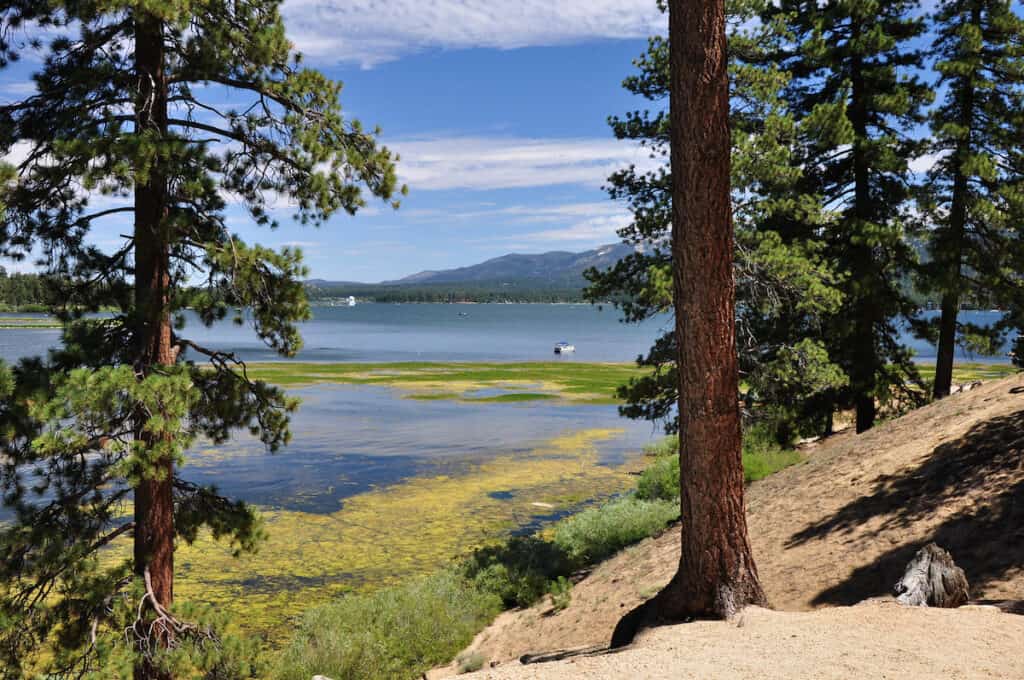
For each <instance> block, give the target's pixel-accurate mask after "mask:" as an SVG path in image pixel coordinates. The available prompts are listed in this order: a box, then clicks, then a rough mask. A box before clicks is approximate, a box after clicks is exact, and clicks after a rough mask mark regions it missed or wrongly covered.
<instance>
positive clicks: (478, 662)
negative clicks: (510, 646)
mask: <svg viewBox="0 0 1024 680" xmlns="http://www.w3.org/2000/svg"><path fill="white" fill-rule="evenodd" d="M455 663H456V665H457V666H458V668H459V673H473V672H476V671H478V670H480V669H481V668H483V667H484V664H485V663H487V659H485V658H484V655H483V654H481V653H480V652H470V653H469V654H466V655H465V656H459V658H457V659H455Z"/></svg>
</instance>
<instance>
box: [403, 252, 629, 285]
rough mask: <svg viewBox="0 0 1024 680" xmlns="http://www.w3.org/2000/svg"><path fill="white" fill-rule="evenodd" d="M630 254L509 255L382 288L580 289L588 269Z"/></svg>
mask: <svg viewBox="0 0 1024 680" xmlns="http://www.w3.org/2000/svg"><path fill="white" fill-rule="evenodd" d="M631 252H633V248H632V247H631V246H628V245H626V244H624V243H615V244H611V245H606V246H601V247H599V248H595V249H593V250H586V251H584V252H582V253H572V252H568V251H564V250H553V251H551V252H547V253H540V254H537V255H524V254H519V253H511V254H509V255H502V256H501V257H495V258H492V259H490V260H487V261H485V262H481V263H480V264H474V265H471V266H468V267H459V268H457V269H445V270H442V271H422V272H419V273H417V274H412V275H411V276H406V277H405V278H402V279H398V280H397V281H385V282H384V283H383V285H392V286H394V285H404V284H423V283H470V282H474V283H479V282H483V281H510V282H511V281H515V282H536V283H551V284H555V285H566V284H572V285H580V286H583V285H585V283H586V281H585V280H584V278H583V272H584V271H586V270H587V269H589V268H590V267H597V268H599V269H603V268H605V267H610V266H611V265H613V264H615V263H616V262H618V261H619V260H620V259H622V258H623V257H625V256H626V255H628V254H629V253H631Z"/></svg>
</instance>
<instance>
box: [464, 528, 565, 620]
mask: <svg viewBox="0 0 1024 680" xmlns="http://www.w3.org/2000/svg"><path fill="white" fill-rule="evenodd" d="M574 566H575V565H573V564H572V562H571V560H570V559H569V556H568V555H567V554H566V552H565V551H564V550H563V549H562V548H561V547H559V546H557V545H555V544H554V543H551V542H550V541H546V540H544V539H543V538H540V537H538V536H513V537H512V538H510V539H509V540H508V541H507V542H506V543H502V544H499V545H492V546H487V547H484V548H480V549H479V550H476V551H474V552H473V554H472V555H470V557H469V558H468V559H467V560H466V561H465V562H464V563H463V565H462V569H463V573H464V574H465V576H466V577H467V578H468V579H470V580H471V581H472V582H473V584H474V585H475V586H476V587H477V588H478V589H480V590H482V591H484V592H488V593H492V594H494V595H496V596H497V597H499V598H501V601H502V604H504V606H505V607H506V608H511V607H529V606H530V605H531V604H533V603H534V602H536V601H537V600H539V599H540V598H541V597H542V596H543V595H544V593H546V592H548V584H549V583H550V582H551V581H552V580H553V579H557V578H558V577H559V576H564V575H567V574H569V573H571V572H572V570H573V568H574Z"/></svg>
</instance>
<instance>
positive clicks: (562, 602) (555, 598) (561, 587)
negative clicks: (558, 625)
mask: <svg viewBox="0 0 1024 680" xmlns="http://www.w3.org/2000/svg"><path fill="white" fill-rule="evenodd" d="M548 592H549V593H550V594H551V606H552V607H554V609H555V611H556V612H560V611H562V610H563V609H565V608H566V607H568V606H569V603H570V602H572V581H570V580H569V579H567V578H566V577H564V576H559V577H558V578H557V579H555V580H554V581H552V582H551V585H550V586H549V587H548Z"/></svg>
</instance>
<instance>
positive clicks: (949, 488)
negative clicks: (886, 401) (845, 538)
mask: <svg viewBox="0 0 1024 680" xmlns="http://www.w3.org/2000/svg"><path fill="white" fill-rule="evenodd" d="M894 435H896V436H898V433H896V432H894ZM967 498H972V499H973V502H970V501H968V500H967ZM936 515H939V516H942V517H943V519H942V521H941V523H940V524H939V525H938V526H937V527H935V529H934V531H933V532H932V533H931V534H930V535H929V536H928V537H926V538H925V539H923V540H922V541H920V542H915V543H912V544H903V545H900V546H898V547H895V548H893V549H892V550H890V551H888V552H886V553H884V554H883V555H881V556H880V557H879V558H878V559H876V560H875V561H874V562H873V563H871V564H869V565H865V566H863V567H860V568H858V569H857V570H855V571H854V572H853V573H852V574H851V575H850V577H849V578H847V579H846V580H844V581H843V582H841V583H839V584H837V585H835V586H833V587H831V588H828V589H826V590H824V591H822V592H821V593H819V594H818V595H817V596H816V597H815V599H814V600H813V602H814V604H816V605H826V604H831V605H837V604H838V605H849V604H854V603H856V602H859V601H861V600H864V599H866V598H868V597H874V596H878V595H884V594H886V593H887V592H889V590H888V588H889V586H890V585H891V584H893V583H895V582H896V580H897V579H898V578H899V577H900V575H901V574H902V573H903V569H904V568H905V567H906V564H907V562H909V561H910V559H911V557H913V555H914V553H916V552H917V550H919V549H920V548H921V547H922V546H923V545H924V544H926V543H928V542H931V541H934V542H936V543H938V544H939V545H940V546H942V547H944V548H946V549H947V550H949V551H950V552H951V553H952V555H953V557H954V559H955V560H956V562H957V564H959V565H960V566H961V567H963V569H964V570H965V571H966V572H967V577H968V580H969V582H970V584H971V588H972V590H974V591H975V592H977V589H978V588H980V587H983V586H985V585H986V584H987V583H990V582H992V581H997V580H999V579H1002V578H1004V577H1005V576H1007V574H1008V573H1009V572H1011V571H1012V570H1014V569H1017V568H1022V567H1024V411H1017V412H1016V413H1012V414H1010V415H1008V416H1003V417H999V418H993V419H992V420H988V421H985V422H982V423H979V424H977V425H975V426H974V427H973V428H972V429H971V430H970V431H968V432H967V434H965V435H964V436H963V437H961V438H960V439H957V440H955V441H951V442H946V443H944V444H942V445H940V446H938V447H936V448H935V449H934V450H933V451H932V453H931V454H930V455H929V456H928V458H927V459H926V460H925V461H924V462H923V463H922V464H921V465H920V466H919V467H917V468H915V469H910V470H904V471H902V472H901V473H899V474H896V475H883V476H880V477H879V478H878V479H876V480H875V488H874V491H873V493H871V494H870V495H867V496H863V497H861V498H859V499H857V500H856V501H853V502H852V503H849V504H848V505H846V506H844V507H843V508H841V509H840V510H839V511H837V512H836V513H835V514H833V515H832V516H831V517H828V518H825V519H823V520H821V521H819V522H816V523H814V524H811V525H809V526H807V527H805V528H804V529H802V530H801V531H799V532H797V533H796V534H794V535H793V536H792V537H790V540H789V541H788V543H787V547H794V546H798V545H801V544H803V543H806V542H808V541H811V540H814V539H821V538H825V537H827V536H829V535H832V534H841V533H844V532H846V531H850V530H851V529H853V528H855V527H857V526H859V525H861V524H863V523H865V522H867V521H869V520H872V521H876V522H878V523H879V524H878V526H877V528H876V529H874V530H873V531H872V533H871V534H869V536H871V535H874V536H876V537H879V538H880V540H885V539H884V538H882V537H881V534H883V533H885V532H890V531H895V532H898V531H899V530H901V529H903V528H906V527H909V526H910V525H912V524H914V523H915V522H918V521H921V520H924V519H927V518H929V517H934V516H936ZM1011 606H1012V605H1011Z"/></svg>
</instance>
